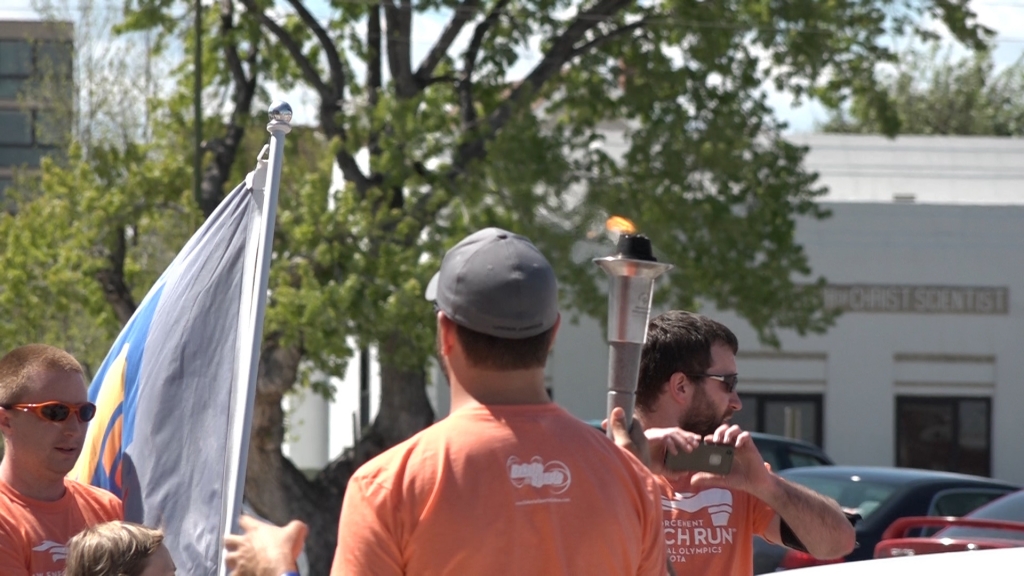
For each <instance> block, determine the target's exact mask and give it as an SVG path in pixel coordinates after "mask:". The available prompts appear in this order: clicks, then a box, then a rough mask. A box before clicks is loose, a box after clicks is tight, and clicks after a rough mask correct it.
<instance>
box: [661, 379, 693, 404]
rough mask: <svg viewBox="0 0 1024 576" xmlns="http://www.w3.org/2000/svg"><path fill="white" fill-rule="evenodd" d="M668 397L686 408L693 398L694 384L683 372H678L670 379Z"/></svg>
mask: <svg viewBox="0 0 1024 576" xmlns="http://www.w3.org/2000/svg"><path fill="white" fill-rule="evenodd" d="M666 386H667V387H668V395H669V397H671V398H672V399H673V400H674V401H675V402H676V403H677V404H680V405H683V406H686V405H688V404H689V403H690V399H691V398H692V397H693V382H692V381H691V380H690V379H689V378H687V377H686V374H683V373H682V372H676V373H675V374H672V376H671V377H670V378H669V379H668V384H666Z"/></svg>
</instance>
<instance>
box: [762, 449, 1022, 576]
mask: <svg viewBox="0 0 1024 576" xmlns="http://www.w3.org/2000/svg"><path fill="white" fill-rule="evenodd" d="M780 475H781V476H782V477H783V478H786V479H788V480H791V481H793V482H796V483H798V484H802V485H804V486H807V487H808V488H811V489H812V490H814V491H816V492H818V493H821V494H824V495H825V496H828V497H830V498H833V499H835V500H836V501H837V502H839V505H840V506H842V507H843V508H844V509H847V510H849V511H850V512H852V513H855V514H857V515H859V516H860V520H859V521H857V523H856V525H855V528H856V531H857V547H856V548H854V550H853V552H852V553H850V554H849V555H847V556H846V557H844V558H841V559H837V560H832V561H820V560H816V559H815V558H814V557H813V556H811V555H810V554H805V553H803V552H798V551H796V550H790V549H788V548H784V547H782V546H775V545H772V544H769V543H767V542H765V541H764V540H761V541H760V542H755V543H754V544H755V545H754V572H755V574H765V573H768V572H775V571H778V570H787V569H791V568H803V567H806V566H817V565H820V564H827V563H838V562H850V561H855V560H866V559H870V558H872V556H873V555H874V550H875V545H877V544H878V542H879V541H880V540H881V537H882V533H883V532H884V531H885V529H886V528H888V527H889V525H891V524H892V523H893V522H894V521H896V520H897V519H899V518H904V517H907V516H963V515H965V514H967V513H968V512H971V511H972V510H974V509H976V508H978V507H980V506H982V505H984V504H987V503H989V502H991V501H993V500H995V499H997V498H999V497H1001V496H1004V495H1006V494H1009V493H1011V492H1015V491H1017V490H1019V489H1020V487H1019V486H1015V485H1013V484H1010V483H1008V482H1002V481H999V480H993V479H991V478H983V477H980V476H969V475H965V474H954V473H951V472H938V471H934V470H916V469H909V468H882V467H871V466H816V467H801V468H790V469H788V470H783V471H782V472H780Z"/></svg>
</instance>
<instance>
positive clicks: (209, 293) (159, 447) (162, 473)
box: [71, 175, 276, 576]
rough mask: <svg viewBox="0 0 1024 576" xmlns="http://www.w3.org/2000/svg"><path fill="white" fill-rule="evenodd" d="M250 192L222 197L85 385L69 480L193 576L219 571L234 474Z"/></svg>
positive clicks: (253, 204) (249, 268) (255, 203)
mask: <svg viewBox="0 0 1024 576" xmlns="http://www.w3.org/2000/svg"><path fill="white" fill-rule="evenodd" d="M250 176H251V175H250ZM250 185H251V178H250ZM250 185H247V184H246V183H242V184H240V185H239V186H238V187H236V188H235V189H234V191H232V192H231V193H230V194H229V195H228V196H227V197H226V198H225V199H224V200H223V202H222V203H221V205H220V206H219V207H218V208H217V210H216V211H215V212H214V213H213V214H212V215H211V216H210V218H209V219H207V221H206V222H205V223H204V224H203V226H202V227H201V228H200V229H199V231H198V232H196V234H195V235H194V236H193V237H192V238H191V239H190V240H189V242H188V243H187V244H186V245H185V247H184V248H183V249H182V250H181V252H180V253H179V254H178V255H177V257H176V258H175V259H174V261H173V262H172V263H171V264H170V266H168V268H167V270H166V271H165V272H164V273H163V275H162V276H161V277H160V279H159V280H158V281H157V282H156V284H155V285H154V286H153V288H152V289H151V290H150V292H149V293H148V294H147V295H146V297H145V299H143V301H142V303H141V304H140V305H139V307H138V309H137V310H136V312H135V314H134V316H132V318H131V320H130V321H129V322H128V324H127V325H126V326H125V327H124V329H123V330H122V332H121V334H120V335H119V336H118V338H117V340H116V341H115V342H114V345H113V347H112V348H111V349H110V352H109V354H108V355H107V357H106V359H105V360H104V362H103V364H102V365H101V366H100V368H99V370H98V371H97V373H96V376H95V378H94V379H93V381H92V384H91V385H90V387H89V399H90V401H92V402H94V403H95V404H96V406H97V408H98V409H97V413H96V416H95V418H94V419H93V421H92V422H91V423H90V427H89V431H88V434H87V436H86V441H85V447H84V449H83V451H82V455H81V457H80V458H79V460H78V463H77V466H76V468H75V470H74V471H72V473H71V477H72V478H74V479H76V480H79V481H82V482H86V483H90V484H93V485H95V486H99V487H102V488H105V489H107V490H110V491H111V492H113V493H114V494H117V495H118V496H120V497H121V498H122V500H123V501H124V506H125V519H126V520H129V521H133V522H140V523H143V524H146V525H147V526H151V527H157V528H161V529H163V530H164V533H165V535H166V540H165V542H166V544H167V545H168V548H169V549H170V552H171V555H172V556H173V557H174V561H175V563H176V564H177V566H178V570H179V573H181V574H189V575H192V576H214V575H215V574H217V573H218V570H219V563H220V558H221V551H222V538H223V536H224V534H225V533H226V532H227V531H229V530H230V526H226V524H227V523H228V520H226V518H225V512H224V511H225V510H230V509H231V508H230V502H229V501H228V500H230V499H231V498H232V497H233V495H232V493H231V492H232V491H231V490H228V489H227V486H229V485H230V484H231V483H232V482H236V477H237V475H238V471H237V470H233V469H232V463H231V458H229V453H231V451H232V448H233V446H234V449H235V451H236V452H237V450H238V444H239V439H238V438H233V437H232V436H233V435H237V434H233V433H232V428H233V426H232V422H233V421H234V420H237V419H238V418H242V417H243V415H241V414H238V413H237V412H238V411H239V408H238V405H239V404H238V402H237V401H234V398H235V395H237V394H238V393H239V392H238V389H239V387H242V388H245V387H248V386H251V384H250V382H249V380H254V379H251V378H250V377H249V376H250V375H249V374H248V371H247V370H246V369H245V368H240V367H239V364H240V362H239V359H240V358H241V357H242V356H243V355H244V354H243V350H244V349H245V348H246V347H250V348H251V347H252V346H253V344H252V342H245V341H244V340H245V339H246V334H244V332H245V330H240V321H241V322H243V323H244V322H245V318H246V317H248V316H250V311H249V309H247V307H251V306H252V305H253V300H254V298H253V286H254V280H253V278H254V274H256V271H255V268H257V266H253V263H255V262H256V261H257V257H255V256H254V255H253V253H252V251H254V250H258V248H257V247H255V246H253V245H252V244H254V243H253V242H252V241H251V240H250V237H251V236H252V233H251V232H252V230H253V227H254V226H260V225H261V223H260V222H259V219H260V217H261V206H260V196H259V195H257V194H254V193H253V191H252V189H251V187H250ZM275 192H276V189H275ZM275 200H276V195H275ZM247 251H249V253H248V254H247ZM260 320H262V316H260ZM261 332H262V330H257V331H256V334H257V335H258V334H260V333H261ZM248 338H249V339H251V338H252V333H251V332H250V333H249V335H248ZM243 379H244V380H246V381H245V382H240V380H243ZM250 392H251V391H250ZM250 397H251V395H250ZM243 405H244V403H243ZM236 428H237V427H236ZM246 433H247V432H246ZM233 443H234V444H233ZM243 462H244V460H243ZM236 465H237V464H236ZM238 489H239V490H240V488H238Z"/></svg>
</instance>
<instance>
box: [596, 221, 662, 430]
mask: <svg viewBox="0 0 1024 576" xmlns="http://www.w3.org/2000/svg"><path fill="white" fill-rule="evenodd" d="M606 227H607V228H608V230H610V231H613V232H618V233H619V239H618V242H617V244H616V253H615V254H614V255H612V256H606V257H604V258H595V259H594V263H595V264H597V265H598V266H600V267H601V269H602V270H604V271H605V273H607V274H608V412H607V414H608V419H609V422H611V413H612V409H613V408H615V407H616V406H619V407H621V408H622V409H623V410H624V411H625V412H626V427H627V429H628V427H629V426H630V425H631V424H632V423H633V406H634V404H635V401H636V382H637V378H638V377H639V375H640V352H641V350H642V349H643V345H644V340H646V339H647V323H648V322H649V321H650V318H651V298H652V296H653V295H654V280H655V279H656V278H657V277H658V276H660V275H661V274H662V273H664V272H666V271H667V270H669V269H670V268H672V265H671V264H664V263H661V262H658V260H657V259H656V258H655V257H654V253H653V251H652V248H651V241H650V239H648V238H647V237H646V236H644V235H642V234H636V228H635V227H634V226H633V223H632V222H630V221H629V220H626V219H625V218H622V217H619V216H613V217H611V218H609V219H608V222H607V223H606ZM611 435H612V427H611V426H610V425H609V426H608V436H609V437H611Z"/></svg>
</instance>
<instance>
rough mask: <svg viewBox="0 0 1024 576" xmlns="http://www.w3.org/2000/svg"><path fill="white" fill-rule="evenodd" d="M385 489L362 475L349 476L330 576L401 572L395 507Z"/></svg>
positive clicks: (378, 575) (387, 574) (381, 575)
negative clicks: (395, 533) (395, 531)
mask: <svg viewBox="0 0 1024 576" xmlns="http://www.w3.org/2000/svg"><path fill="white" fill-rule="evenodd" d="M389 492H390V490H388V489H387V488H385V487H383V486H381V485H380V484H376V483H373V482H371V481H370V480H368V479H366V478H359V477H353V478H352V479H351V480H349V483H348V488H346V489H345V500H344V502H343V503H342V506H341V519H340V520H339V522H338V547H337V549H336V550H335V553H334V564H333V565H332V567H331V576H344V575H347V574H352V575H356V574H374V575H375V576H389V575H392V574H394V575H397V576H401V574H402V573H403V572H402V552H401V549H400V548H399V546H398V542H397V541H396V538H395V535H394V526H393V523H394V522H393V514H394V513H395V510H394V507H393V506H391V505H390V503H389V502H388V496H389Z"/></svg>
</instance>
